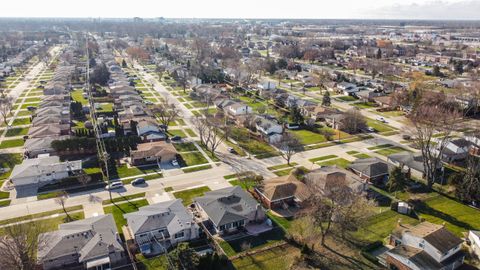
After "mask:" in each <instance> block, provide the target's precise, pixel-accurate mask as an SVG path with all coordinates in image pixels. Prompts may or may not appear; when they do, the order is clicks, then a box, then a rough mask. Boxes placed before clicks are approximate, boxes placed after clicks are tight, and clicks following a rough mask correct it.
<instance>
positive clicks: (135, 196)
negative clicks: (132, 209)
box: [102, 192, 145, 205]
mask: <svg viewBox="0 0 480 270" xmlns="http://www.w3.org/2000/svg"><path fill="white" fill-rule="evenodd" d="M138 198H145V192H141V193H136V194H132V195H127V196H123V195H121V194H120V197H117V198H114V199H112V200H111V201H110V199H107V200H104V201H103V202H102V204H103V205H107V204H112V202H114V203H118V202H124V201H131V200H133V199H138Z"/></svg>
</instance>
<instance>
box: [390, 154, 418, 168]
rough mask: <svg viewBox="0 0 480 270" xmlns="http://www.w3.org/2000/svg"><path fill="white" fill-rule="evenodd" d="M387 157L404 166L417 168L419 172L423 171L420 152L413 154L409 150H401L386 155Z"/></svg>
mask: <svg viewBox="0 0 480 270" xmlns="http://www.w3.org/2000/svg"><path fill="white" fill-rule="evenodd" d="M388 159H389V160H391V161H394V162H397V163H400V164H403V165H404V166H406V167H408V168H411V169H414V170H417V171H419V172H423V171H424V167H423V156H422V155H421V154H414V153H411V152H402V153H398V154H392V155H389V156H388Z"/></svg>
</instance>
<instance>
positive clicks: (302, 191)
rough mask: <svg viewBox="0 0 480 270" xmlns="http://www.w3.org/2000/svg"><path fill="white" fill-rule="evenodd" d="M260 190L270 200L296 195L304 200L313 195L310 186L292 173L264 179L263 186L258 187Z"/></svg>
mask: <svg viewBox="0 0 480 270" xmlns="http://www.w3.org/2000/svg"><path fill="white" fill-rule="evenodd" d="M258 191H260V192H261V193H262V194H263V195H264V196H265V197H266V198H268V199H269V200H270V201H275V200H280V199H285V198H289V197H295V198H297V199H298V200H301V201H303V200H306V199H308V198H309V197H310V195H311V192H310V191H309V190H308V187H307V186H306V185H305V184H304V183H302V182H300V181H299V180H298V179H297V178H296V177H295V176H294V175H292V174H291V175H286V176H281V177H275V178H271V179H268V180H265V181H263V186H262V187H259V188H258Z"/></svg>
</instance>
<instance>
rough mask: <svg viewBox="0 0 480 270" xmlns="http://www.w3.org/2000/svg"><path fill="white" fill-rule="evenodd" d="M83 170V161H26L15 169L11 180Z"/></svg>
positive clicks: (33, 159) (48, 157)
mask: <svg viewBox="0 0 480 270" xmlns="http://www.w3.org/2000/svg"><path fill="white" fill-rule="evenodd" d="M81 169H82V161H81V160H75V161H67V162H60V158H59V157H57V156H47V157H39V158H32V159H24V160H23V162H22V164H19V165H16V166H15V167H14V168H13V171H12V174H11V175H10V179H11V180H12V181H15V179H16V178H24V177H35V176H38V175H45V174H48V173H54V172H57V173H58V172H65V171H67V172H69V171H78V170H81ZM32 181H33V182H35V179H32Z"/></svg>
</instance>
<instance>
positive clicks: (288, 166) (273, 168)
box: [267, 162, 298, 171]
mask: <svg viewBox="0 0 480 270" xmlns="http://www.w3.org/2000/svg"><path fill="white" fill-rule="evenodd" d="M296 165H298V164H297V163H296V162H291V163H290V165H288V164H281V165H275V166H271V167H268V168H267V169H268V170H270V171H275V170H280V169H287V168H290V167H293V166H296Z"/></svg>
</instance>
